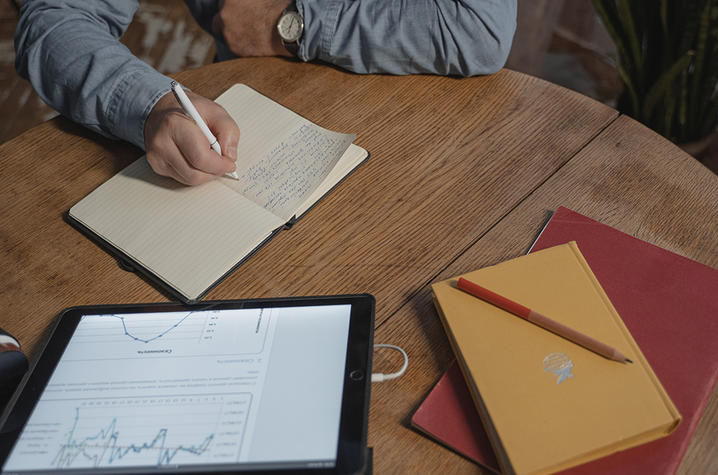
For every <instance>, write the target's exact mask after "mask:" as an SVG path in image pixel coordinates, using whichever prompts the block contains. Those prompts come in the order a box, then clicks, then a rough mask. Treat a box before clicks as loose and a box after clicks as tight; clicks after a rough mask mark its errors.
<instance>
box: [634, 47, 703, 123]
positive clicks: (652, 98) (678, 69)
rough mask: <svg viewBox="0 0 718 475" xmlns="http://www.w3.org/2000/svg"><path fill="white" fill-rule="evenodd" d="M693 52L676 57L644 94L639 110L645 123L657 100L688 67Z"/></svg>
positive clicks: (668, 90)
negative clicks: (644, 97)
mask: <svg viewBox="0 0 718 475" xmlns="http://www.w3.org/2000/svg"><path fill="white" fill-rule="evenodd" d="M694 55H695V53H694V52H693V51H688V52H686V53H685V54H684V55H683V56H681V57H680V59H678V61H676V62H675V63H673V65H672V66H671V67H670V68H668V70H667V71H665V72H664V73H663V74H661V76H660V77H659V78H658V80H657V81H656V82H655V83H654V84H653V86H651V88H650V89H649V90H648V93H647V94H646V99H645V101H644V102H643V108H642V110H641V122H643V123H645V124H647V123H648V122H649V121H650V119H651V116H652V115H653V109H654V108H655V107H656V104H658V102H659V101H660V100H661V99H662V98H664V97H666V96H667V95H668V94H670V93H671V90H670V88H671V85H672V83H673V82H674V81H675V80H676V78H677V77H678V76H679V75H680V74H681V73H682V72H683V71H685V70H686V69H687V68H688V65H689V64H690V63H691V59H692V58H693V56H694Z"/></svg>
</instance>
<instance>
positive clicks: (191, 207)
mask: <svg viewBox="0 0 718 475" xmlns="http://www.w3.org/2000/svg"><path fill="white" fill-rule="evenodd" d="M222 181H229V179H225V178H223V179H221V180H215V181H212V182H210V183H205V184H204V185H201V186H195V187H188V186H184V185H180V184H178V183H176V182H174V181H173V180H171V179H168V178H164V177H160V176H159V175H156V174H155V173H154V172H153V171H152V170H151V169H150V167H149V165H148V163H147V161H146V160H145V159H144V158H141V159H139V160H137V161H135V162H134V163H132V164H131V165H130V166H129V167H127V168H125V169H124V170H123V171H121V172H120V173H118V174H117V175H115V176H114V177H112V178H111V179H109V180H108V181H106V182H105V183H104V184H102V185H101V186H100V187H99V188H97V189H96V190H95V191H93V192H92V193H90V194H89V195H88V196H87V197H86V198H85V199H83V200H82V201H80V202H79V203H78V204H76V205H75V206H73V207H72V209H70V215H71V216H72V217H73V218H75V219H77V220H78V221H79V222H80V223H82V224H83V225H85V226H86V227H88V228H90V229H91V230H92V231H94V232H95V233H96V234H98V235H99V236H100V237H102V238H103V239H105V240H107V241H108V242H110V243H112V244H113V245H114V246H115V247H117V248H118V249H120V250H121V251H123V252H124V253H126V254H128V255H129V256H130V257H132V258H133V259H135V260H136V261H138V262H140V263H142V265H143V266H144V267H146V268H147V269H148V270H150V271H151V272H152V273H154V274H155V275H156V276H158V277H160V278H161V279H162V280H164V281H165V282H166V283H167V284H169V285H170V286H172V287H174V288H175V289H177V290H178V291H179V292H180V293H182V294H183V295H185V297H187V298H190V299H193V298H196V296H198V295H200V294H201V293H202V292H203V291H204V290H205V289H206V288H207V287H208V286H209V285H211V284H212V283H213V282H215V281H217V280H218V279H219V278H221V277H222V276H223V275H224V274H225V273H226V272H227V271H228V270H229V269H231V267H232V266H233V265H234V264H236V263H237V262H239V261H240V260H241V259H242V258H243V257H244V256H245V255H246V254H248V253H249V252H251V250H252V249H254V248H255V247H256V246H258V245H259V244H260V243H261V242H262V241H263V240H264V239H266V238H267V237H268V236H269V234H271V232H272V230H274V229H276V228H278V227H280V226H282V224H284V221H283V220H282V219H281V218H279V217H277V216H275V215H273V214H272V213H269V212H268V211H266V210H264V209H263V208H261V207H259V206H257V205H256V204H254V203H252V202H251V201H249V200H246V199H244V198H242V197H241V196H239V195H237V193H235V192H234V191H233V190H231V189H230V188H228V187H226V186H224V185H222V184H221V183H222Z"/></svg>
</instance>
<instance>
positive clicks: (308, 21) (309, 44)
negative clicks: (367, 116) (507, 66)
mask: <svg viewBox="0 0 718 475" xmlns="http://www.w3.org/2000/svg"><path fill="white" fill-rule="evenodd" d="M297 6H298V8H299V10H300V13H301V14H302V15H303V17H304V20H305V33H304V39H303V42H302V45H301V47H300V50H299V56H300V58H301V59H303V60H305V61H308V60H313V59H320V60H323V61H327V62H329V63H332V64H335V65H337V66H340V67H343V68H346V69H348V70H351V71H354V72H359V73H390V74H414V73H427V74H442V75H446V74H456V75H461V76H472V75H477V74H489V73H493V72H496V71H497V70H499V69H501V67H503V65H504V63H505V62H506V58H507V57H508V53H509V50H510V48H511V41H512V39H513V35H514V31H515V28H516V0H467V1H461V2H459V1H457V0H412V1H404V0H362V1H361V2H359V1H353V0H297Z"/></svg>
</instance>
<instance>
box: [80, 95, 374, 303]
mask: <svg viewBox="0 0 718 475" xmlns="http://www.w3.org/2000/svg"><path fill="white" fill-rule="evenodd" d="M217 103H219V104H221V105H222V106H223V107H224V108H225V109H226V110H227V111H228V112H229V114H230V115H231V116H232V118H233V119H234V120H235V121H236V122H237V124H238V125H239V129H240V133H241V138H240V141H239V147H238V156H239V159H238V160H237V174H238V175H239V177H240V179H239V180H238V181H237V180H233V179H231V178H227V177H222V178H219V179H217V180H214V181H212V182H209V183H206V184H203V185H200V186H197V187H188V186H184V185H180V184H178V183H176V182H174V181H173V180H171V179H169V178H165V177H161V176H159V175H156V174H155V173H154V172H153V171H152V170H151V168H150V166H149V165H148V163H147V160H146V159H145V157H142V158H140V159H138V160H137V161H135V162H134V163H132V164H131V165H129V166H128V167H127V168H125V169H124V170H122V171H121V172H120V173H118V174H117V175H115V176H114V177H112V178H111V179H109V180H108V181H107V182H105V183H103V184H102V185H101V186H100V187H98V188H97V189H96V190H94V191H93V192H92V193H90V194H89V195H88V196H86V197H85V198H84V199H82V200H81V201H80V202H79V203H77V204H76V205H75V206H73V207H72V208H71V209H70V210H69V212H68V213H67V218H68V221H69V222H70V223H71V224H73V225H75V226H77V227H78V228H80V229H81V230H82V231H83V232H86V233H88V234H89V235H91V236H92V237H93V238H95V239H97V240H98V241H99V242H100V244H102V245H104V247H106V248H107V249H108V250H109V251H110V252H111V253H113V254H119V257H120V258H121V260H122V261H125V262H126V263H127V264H129V265H130V266H132V267H134V268H135V269H136V270H138V271H140V272H142V273H143V274H145V275H147V276H148V277H149V278H150V279H151V280H153V281H154V282H156V283H158V284H159V285H160V286H162V287H163V288H165V289H169V290H170V291H171V292H172V293H173V294H175V295H176V296H178V297H179V298H180V299H181V300H183V301H185V302H188V301H193V300H197V299H200V298H201V297H202V296H203V295H204V294H206V293H207V292H208V291H209V290H210V289H211V288H212V287H213V286H214V285H215V284H217V283H219V282H220V281H221V280H222V279H223V278H224V277H226V276H227V275H228V274H229V273H230V272H232V271H233V270H234V268H236V267H237V266H238V265H240V264H241V263H242V262H243V261H244V260H245V259H246V258H247V257H249V256H250V255H251V254H252V252H253V251H255V250H256V249H257V248H259V247H260V246H261V245H262V244H263V243H265V242H266V241H268V240H269V239H270V238H271V237H273V236H274V235H275V234H276V233H277V232H279V231H280V230H281V229H283V228H285V227H288V225H291V224H292V223H294V221H296V219H297V218H299V217H301V216H302V215H303V214H304V213H306V212H307V211H308V210H309V209H310V208H311V207H312V206H313V205H314V204H315V203H316V202H317V201H319V200H320V199H321V198H322V197H323V196H324V195H326V194H327V193H328V192H329V191H331V189H332V188H333V187H334V186H336V185H337V184H338V183H339V182H340V181H341V180H342V179H343V178H344V177H346V176H347V175H348V174H349V173H351V172H352V171H353V170H354V169H355V168H356V167H357V166H358V165H359V164H361V163H362V162H363V161H364V160H365V159H366V158H367V157H368V153H367V151H366V150H364V149H363V148H361V147H358V146H356V145H354V144H352V141H353V140H354V138H355V136H354V135H350V134H340V133H337V132H332V131H329V130H326V129H323V128H321V127H319V126H318V125H316V124H314V123H312V122H310V121H308V120H306V119H304V118H303V117H301V116H299V115H298V114H296V113H294V112H292V111H290V110H289V109H287V108H285V107H283V106H281V105H280V104H277V103H276V102H274V101H272V100H271V99H269V98H267V97H265V96H263V95H262V94H260V93H258V92H257V91H255V90H253V89H251V88H249V87H248V86H245V85H242V84H236V85H234V86H232V87H231V88H230V89H228V90H227V91H226V92H225V93H223V94H222V95H221V96H220V97H219V98H217Z"/></svg>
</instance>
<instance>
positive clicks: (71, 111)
mask: <svg viewBox="0 0 718 475" xmlns="http://www.w3.org/2000/svg"><path fill="white" fill-rule="evenodd" d="M136 9H137V2H112V1H110V0H108V1H104V2H103V1H95V2H92V3H88V2H87V1H84V0H67V1H64V2H56V1H44V0H34V1H33V0H28V1H26V2H24V4H23V9H22V15H21V18H20V21H19V24H18V28H17V31H16V34H15V49H16V63H15V65H16V69H17V71H18V73H19V74H20V75H21V76H23V77H25V78H27V79H28V80H30V82H31V83H32V85H33V87H34V88H35V90H36V91H37V92H38V94H39V95H40V96H41V97H42V99H43V100H44V101H45V102H47V103H48V104H50V105H51V106H52V107H54V108H56V109H57V110H58V111H60V112H61V113H62V114H63V115H65V116H67V117H69V118H70V119H72V120H73V121H76V122H79V123H81V124H83V125H85V126H87V127H89V128H90V129H92V130H95V131H97V132H100V133H102V134H104V135H107V136H110V137H117V138H121V139H124V140H128V141H130V142H132V143H134V144H135V145H137V146H139V147H144V134H143V128H144V121H145V119H146V117H147V115H148V114H149V112H150V110H151V108H152V106H153V105H154V103H155V102H156V101H157V100H158V99H159V98H160V97H161V96H162V95H163V94H164V93H166V92H167V91H169V80H168V79H167V78H166V77H164V76H163V75H161V74H159V73H158V72H156V71H155V70H154V69H152V68H151V67H150V66H149V65H147V64H145V63H143V62H142V61H140V60H139V59H137V58H136V57H134V55H132V53H131V52H130V51H129V50H128V49H127V48H126V47H125V46H124V45H122V44H121V43H120V42H119V40H118V38H119V36H120V35H121V34H122V33H123V32H124V30H125V29H126V28H127V26H128V24H129V22H130V21H131V20H132V16H133V15H134V12H135V10H136Z"/></svg>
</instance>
